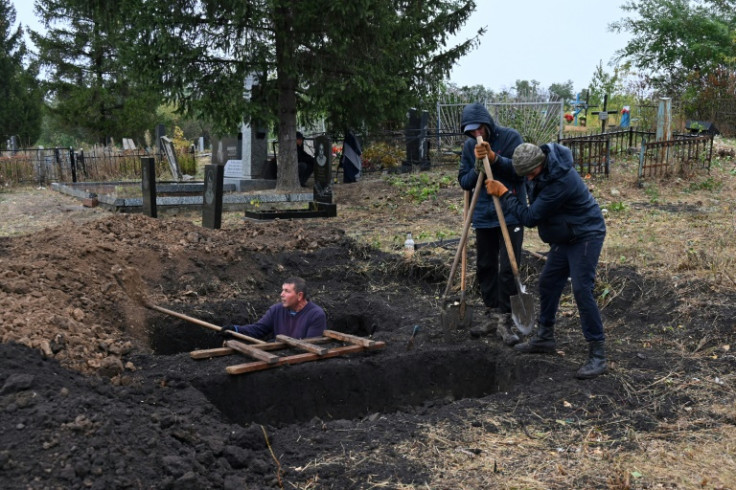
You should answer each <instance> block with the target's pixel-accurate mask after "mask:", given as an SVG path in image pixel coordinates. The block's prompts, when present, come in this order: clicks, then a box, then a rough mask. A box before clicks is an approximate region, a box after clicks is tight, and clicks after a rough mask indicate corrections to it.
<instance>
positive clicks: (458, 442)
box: [0, 178, 736, 489]
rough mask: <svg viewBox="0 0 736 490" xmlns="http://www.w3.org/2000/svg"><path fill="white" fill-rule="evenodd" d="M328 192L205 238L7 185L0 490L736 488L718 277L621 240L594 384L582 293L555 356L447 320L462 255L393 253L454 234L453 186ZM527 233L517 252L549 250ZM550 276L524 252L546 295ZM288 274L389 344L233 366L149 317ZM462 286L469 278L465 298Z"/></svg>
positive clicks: (190, 228) (604, 279) (221, 310)
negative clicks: (446, 297) (648, 256)
mask: <svg viewBox="0 0 736 490" xmlns="http://www.w3.org/2000/svg"><path fill="white" fill-rule="evenodd" d="M598 185H600V186H605V187H606V192H608V187H609V186H610V183H600V184H598ZM624 191H625V192H626V193H627V199H626V201H627V203H629V206H630V208H631V209H630V212H631V213H632V214H635V213H638V212H639V210H638V209H637V208H636V207H635V205H634V202H635V201H639V202H641V203H643V204H642V206H644V204H646V206H649V210H648V211H642V212H649V213H651V212H657V213H675V212H679V211H682V209H685V211H687V210H688V209H690V208H688V207H686V206H685V207H683V206H684V204H686V203H683V206H680V207H676V209H669V210H668V208H667V207H666V206H665V205H664V204H657V203H654V204H652V202H651V200H647V195H646V194H644V191H643V190H641V189H638V188H636V187H635V186H633V185H630V186H629V185H628V184H624ZM335 194H336V198H335V201H336V202H337V203H338V217H337V218H332V219H313V220H277V221H274V222H265V223H264V222H256V221H246V220H244V219H243V214H242V213H226V216H225V217H224V219H223V227H222V229H220V230H210V229H204V228H202V227H201V226H200V223H201V219H200V217H199V216H197V214H196V213H180V214H178V215H176V216H166V217H163V218H160V219H150V218H147V217H144V216H141V215H129V214H113V213H110V212H107V211H104V210H102V209H100V208H92V209H90V208H84V207H82V206H81V203H80V202H79V201H77V200H75V199H73V198H70V197H66V196H62V195H59V194H57V193H55V192H54V191H51V190H48V189H21V190H14V191H5V192H2V193H0V216H2V222H1V223H0V340H1V341H2V343H1V344H0V365H1V366H2V368H1V369H0V411H1V412H2V417H1V418H0V479H1V480H2V482H3V484H2V486H3V488H39V489H40V488H100V489H103V488H104V489H109V488H181V489H185V488H232V489H236V488H335V489H345V488H506V487H509V488H512V487H513V488H674V487H678V488H695V487H698V488H700V487H703V488H734V487H733V482H734V481H736V469H735V468H736V463H735V460H736V445H735V444H734V442H735V441H736V427H735V425H736V402H735V400H736V397H735V396H734V387H735V386H736V384H735V382H734V374H733V373H734V368H736V357H734V356H733V355H732V354H731V353H730V346H732V345H734V340H735V339H736V333H735V332H734V330H735V329H736V325H735V324H734V318H736V306H735V305H736V301H735V300H736V288H733V287H730V286H729V282H728V280H727V279H726V278H725V277H726V276H723V277H720V276H719V277H720V279H719V280H718V281H717V282H716V283H714V282H712V281H709V280H708V279H707V278H705V277H698V276H697V275H695V274H688V270H687V269H683V270H680V271H679V272H678V274H679V276H678V278H677V279H674V280H673V279H672V278H671V277H668V276H666V275H662V274H654V273H652V272H651V270H652V269H650V268H649V269H646V270H644V269H643V268H642V269H640V268H638V267H637V264H636V263H631V262H627V261H625V260H622V259H620V258H618V257H619V256H623V255H624V254H625V253H629V252H624V251H622V249H618V248H615V247H616V246H618V245H617V243H619V242H616V237H615V233H616V232H615V231H612V232H611V235H612V237H611V243H610V244H609V249H608V251H607V252H606V257H605V258H606V259H607V260H605V262H604V263H603V264H602V266H601V270H600V274H599V275H600V276H601V285H600V288H601V289H600V291H598V294H599V297H600V301H601V305H602V307H603V308H602V313H603V315H604V321H605V324H606V328H607V334H608V337H609V342H608V349H609V357H610V359H611V363H610V364H611V370H610V372H609V373H608V374H606V375H604V376H601V377H599V378H597V379H595V380H590V381H584V382H581V381H578V380H575V379H574V378H573V376H572V375H573V373H574V372H575V370H576V369H577V367H578V365H579V364H580V363H581V362H582V361H583V360H584V358H585V355H586V350H585V349H586V346H585V345H583V344H584V342H583V341H582V335H581V334H580V332H579V327H578V324H577V322H578V318H577V314H576V310H575V306H574V303H573V301H572V299H571V295H570V294H569V291H568V292H567V293H566V295H565V296H564V297H563V303H562V305H561V311H560V313H561V315H560V322H559V326H558V332H559V336H558V342H559V352H558V354H557V355H552V356H524V355H520V354H516V353H515V352H513V351H512V350H510V349H508V348H506V347H504V346H503V345H502V343H501V342H500V341H499V340H498V339H496V338H495V336H494V335H490V336H487V337H481V338H472V337H471V336H470V335H469V333H468V332H467V331H464V330H458V331H448V330H447V329H445V328H443V326H442V324H441V315H440V313H441V308H440V305H439V304H438V296H439V295H440V294H441V292H442V291H443V290H444V286H445V281H446V279H447V275H448V273H449V265H450V263H451V261H452V258H453V256H454V253H455V249H454V248H453V247H444V248H442V247H439V248H436V247H426V248H423V249H419V250H418V251H417V253H416V254H415V256H414V257H413V258H411V259H406V258H405V257H403V256H402V255H401V250H400V246H401V242H402V241H403V236H404V235H405V233H406V232H407V231H412V232H413V233H414V236H415V239H416V241H417V242H426V241H433V240H436V239H437V238H442V237H446V238H452V237H453V235H454V237H457V233H458V231H459V230H460V228H461V216H460V212H461V209H462V201H461V193H460V191H459V190H458V188H457V187H456V186H450V187H444V188H441V189H439V191H438V194H437V197H436V198H435V199H430V200H428V201H424V202H422V203H416V202H414V201H412V200H411V199H410V198H409V197H408V196H407V194H406V193H405V192H403V191H402V190H401V189H400V188H399V187H396V186H393V185H391V184H390V183H389V182H388V181H386V180H385V179H380V178H379V179H371V180H367V181H364V182H360V183H357V184H351V185H345V184H339V185H337V186H336V190H335ZM619 199H621V198H619ZM609 204H610V203H609ZM704 206H705V205H702V203H701V206H699V207H698V206H695V207H694V209H696V211H695V213H696V219H697V216H700V214H698V213H703V212H704V211H702V209H703V207H704ZM673 216H674V214H673ZM617 219H618V218H616V217H614V216H611V221H610V222H609V228H610V227H612V226H613V227H615V225H616V223H617ZM626 219H628V220H631V219H632V218H631V216H629V217H628V218H626ZM623 226H624V225H623V224H621V227H623ZM642 231H643V232H646V230H642ZM527 236H528V237H529V239H528V241H527V244H525V248H526V249H527V250H531V251H537V252H543V251H544V246H543V245H542V244H541V243H539V242H538V240H537V239H536V238H535V232H534V231H532V230H528V231H527ZM471 250H472V246H471ZM677 253H680V251H679V250H678V252H677ZM473 260H474V257H472V253H471V257H470V261H469V262H470V264H471V265H472V263H473ZM542 266H543V261H542V260H541V259H540V258H538V257H535V256H532V255H529V254H524V256H523V266H522V273H523V281H524V283H525V284H527V285H528V287H529V288H530V290H531V291H532V292H533V293H534V294H536V278H537V276H538V274H539V271H540V270H541V267H542ZM728 267H731V265H730V264H729V265H728ZM291 275H300V276H303V277H305V278H306V279H307V281H308V283H309V284H310V286H311V296H312V299H313V301H315V302H316V303H318V304H320V305H321V306H323V307H324V308H325V310H326V312H327V314H328V318H329V320H328V321H329V328H331V329H333V330H337V331H341V332H345V333H350V334H355V335H360V336H363V337H366V338H370V339H372V340H376V341H382V342H385V343H386V347H385V348H384V349H379V350H374V351H370V352H364V353H357V354H351V355H348V356H344V357H340V358H334V359H326V360H321V361H317V362H308V363H303V364H296V365H292V366H285V367H278V368H272V369H268V370H265V371H259V372H254V373H249V374H243V375H229V374H227V373H226V371H225V369H226V367H227V366H232V365H234V364H239V363H244V362H248V359H247V358H246V357H244V356H242V355H240V354H233V355H228V356H223V357H218V358H213V359H209V360H194V359H192V358H191V357H190V354H189V353H190V351H193V350H197V349H205V348H214V347H218V346H220V345H221V344H222V339H221V338H220V337H219V336H218V335H217V334H216V333H215V332H213V331H212V330H209V329H207V328H203V327H202V326H198V325H194V324H192V323H191V322H187V321H185V320H183V319H181V318H176V317H172V316H170V315H165V314H162V313H160V312H158V311H154V310H152V309H151V308H147V307H146V306H145V303H146V302H147V303H149V304H153V305H158V306H161V307H164V308H167V309H170V310H173V311H176V312H180V313H182V314H184V315H188V316H190V317H193V318H197V319H201V320H202V321H206V322H209V323H212V324H215V325H222V324H225V323H228V322H234V323H244V322H248V321H252V320H255V319H256V318H257V317H258V316H259V315H260V314H261V313H262V312H264V311H265V309H266V308H267V307H268V306H269V305H270V304H273V303H274V302H276V301H277V294H278V291H279V289H280V284H281V281H282V280H283V279H284V278H285V277H287V276H291ZM472 278H473V274H472V266H471V270H470V280H471V300H472V301H473V302H475V301H477V300H476V299H475V298H476V297H477V296H476V294H475V290H474V289H473V288H472ZM606 288H609V289H608V290H607V289H606ZM606 291H608V292H606ZM474 313H475V314H476V318H475V320H474V324H475V325H480V324H482V323H483V322H486V321H488V320H487V319H486V317H484V316H483V311H482V310H481V309H479V308H474ZM415 325H418V326H419V327H420V330H419V333H418V335H417V337H416V339H415V340H414V343H413V345H412V346H411V348H409V346H408V341H409V338H410V336H411V333H412V331H413V327H414V326H415ZM683 448H684V449H683ZM687 448H691V449H690V450H689V452H688V450H687ZM672 466H674V467H676V468H679V469H676V470H668V469H667V468H670V467H672Z"/></svg>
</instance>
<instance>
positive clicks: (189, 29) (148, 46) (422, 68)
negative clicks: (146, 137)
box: [128, 0, 484, 189]
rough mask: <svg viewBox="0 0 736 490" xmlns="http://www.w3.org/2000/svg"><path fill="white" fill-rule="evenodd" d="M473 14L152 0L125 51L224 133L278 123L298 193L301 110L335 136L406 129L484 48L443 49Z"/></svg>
mask: <svg viewBox="0 0 736 490" xmlns="http://www.w3.org/2000/svg"><path fill="white" fill-rule="evenodd" d="M474 9H475V2H473V1H469V0H468V1H448V0H401V1H398V0H396V1H386V0H365V1H361V2H340V1H335V0H301V1H294V0H288V1H287V0H259V1H249V2H244V1H242V0H210V1H198V0H179V1H175V2H173V3H172V2H171V0H149V1H146V2H144V4H143V6H142V8H141V9H140V12H139V16H138V17H137V18H136V20H135V25H136V26H137V27H138V30H137V31H131V32H130V34H131V36H133V37H131V39H129V40H128V45H132V46H136V47H137V53H136V57H135V60H136V61H137V64H136V66H137V70H138V73H139V74H140V75H142V76H144V77H147V79H148V80H151V81H153V83H161V84H162V85H163V87H164V90H165V93H166V96H167V98H168V99H169V100H170V101H172V102H175V103H176V104H177V106H179V107H181V108H182V109H183V110H185V111H188V112H191V113H194V114H198V115H205V116H207V117H209V118H211V119H212V121H213V123H215V125H216V126H217V129H219V130H220V131H236V130H237V127H238V125H239V123H240V122H241V121H243V120H245V121H249V122H251V123H252V124H253V125H255V124H254V123H257V124H269V123H270V124H277V127H278V134H279V143H280V144H279V155H278V158H279V169H280V170H279V177H278V182H277V186H278V187H279V188H282V189H288V188H293V187H297V186H298V180H297V172H296V168H297V165H296V141H295V133H296V121H297V113H299V114H300V116H301V115H307V116H314V115H318V114H320V115H324V116H325V117H326V118H327V120H328V123H329V125H330V127H331V128H334V129H336V130H338V131H345V130H348V129H357V130H360V129H364V128H370V127H373V126H375V125H378V124H382V123H386V122H387V121H388V122H390V121H394V122H395V121H401V122H402V123H403V121H404V118H405V113H406V110H407V109H408V108H409V107H411V106H412V105H415V104H417V102H418V101H419V100H420V99H421V97H422V95H424V94H426V93H428V92H431V91H433V90H436V89H438V88H439V87H440V86H441V82H442V80H443V79H444V78H445V77H446V76H447V75H448V74H449V71H450V69H451V68H452V66H453V64H454V63H455V62H456V60H457V59H458V58H460V57H461V56H463V55H464V54H465V53H467V52H468V51H469V50H470V49H472V48H473V47H474V46H475V45H477V42H478V37H477V36H476V37H474V38H471V39H469V40H467V41H465V42H463V43H461V44H459V45H457V46H452V47H450V48H447V49H446V48H445V46H446V44H447V43H448V40H449V36H451V35H453V34H455V33H456V32H457V31H458V30H459V29H460V27H461V26H462V25H463V24H464V22H465V21H466V20H467V19H468V17H469V16H470V14H471V13H472V12H473V11H474ZM483 32H484V31H483V30H480V31H479V32H478V35H481V34H482V33H483ZM248 77H252V79H253V80H254V82H255V83H254V85H253V87H252V89H251V90H250V91H249V92H248V93H245V92H246V88H245V81H246V79H248Z"/></svg>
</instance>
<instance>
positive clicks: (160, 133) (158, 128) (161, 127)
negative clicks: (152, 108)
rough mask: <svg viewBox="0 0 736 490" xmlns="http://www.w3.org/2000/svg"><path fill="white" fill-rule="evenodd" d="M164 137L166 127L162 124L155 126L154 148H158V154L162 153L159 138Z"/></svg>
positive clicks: (162, 149) (162, 145)
mask: <svg viewBox="0 0 736 490" xmlns="http://www.w3.org/2000/svg"><path fill="white" fill-rule="evenodd" d="M164 136H166V126H164V125H163V124H157V125H156V146H158V151H159V153H164V144H163V142H162V141H161V138H162V137H164Z"/></svg>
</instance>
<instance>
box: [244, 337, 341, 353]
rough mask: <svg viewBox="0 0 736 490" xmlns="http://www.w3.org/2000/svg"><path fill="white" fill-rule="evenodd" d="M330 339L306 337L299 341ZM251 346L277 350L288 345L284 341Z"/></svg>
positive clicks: (310, 341) (320, 341)
mask: <svg viewBox="0 0 736 490" xmlns="http://www.w3.org/2000/svg"><path fill="white" fill-rule="evenodd" d="M289 338H291V337H289ZM331 341H332V339H329V338H325V337H309V338H306V339H301V342H309V343H310V344H326V343H327V342H331ZM251 347H253V348H256V349H262V350H279V349H286V348H287V347H290V346H289V344H287V343H286V342H269V343H267V344H258V345H252V346H251Z"/></svg>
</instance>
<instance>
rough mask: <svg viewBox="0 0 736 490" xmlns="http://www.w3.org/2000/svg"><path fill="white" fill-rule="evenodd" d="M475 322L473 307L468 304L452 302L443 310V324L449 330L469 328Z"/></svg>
mask: <svg viewBox="0 0 736 490" xmlns="http://www.w3.org/2000/svg"><path fill="white" fill-rule="evenodd" d="M472 324H473V308H471V307H470V306H469V305H467V304H462V303H459V304H451V305H447V306H446V307H445V308H444V309H443V310H442V326H443V328H446V329H448V330H459V329H463V328H468V327H470V326H471V325H472Z"/></svg>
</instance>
